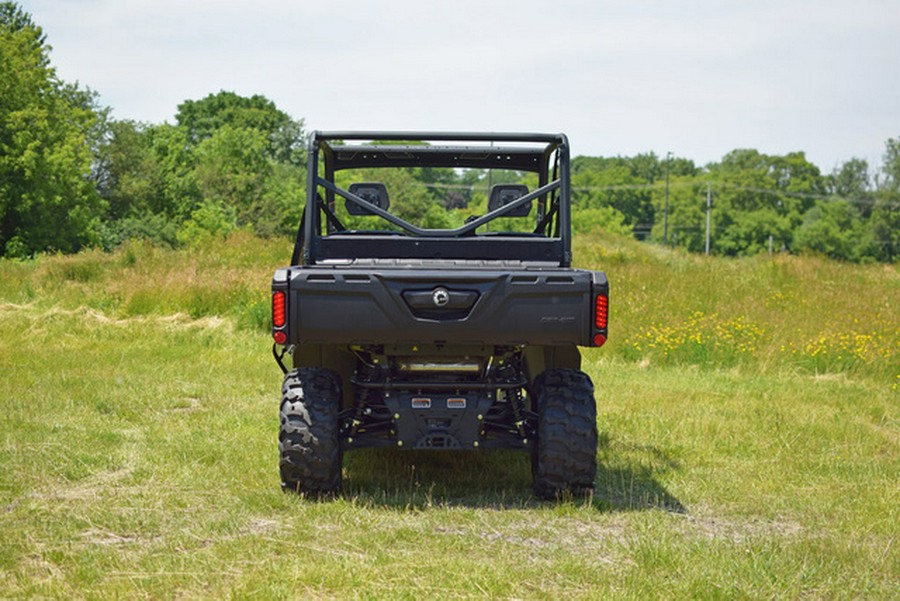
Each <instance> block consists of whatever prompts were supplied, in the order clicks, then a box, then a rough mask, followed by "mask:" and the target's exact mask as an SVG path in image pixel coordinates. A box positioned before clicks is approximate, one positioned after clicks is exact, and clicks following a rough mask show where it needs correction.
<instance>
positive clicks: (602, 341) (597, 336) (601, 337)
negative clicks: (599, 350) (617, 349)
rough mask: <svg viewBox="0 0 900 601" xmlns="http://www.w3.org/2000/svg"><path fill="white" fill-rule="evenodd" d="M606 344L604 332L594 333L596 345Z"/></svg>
mask: <svg viewBox="0 0 900 601" xmlns="http://www.w3.org/2000/svg"><path fill="white" fill-rule="evenodd" d="M604 344H606V336H604V335H603V334H594V346H603V345H604Z"/></svg>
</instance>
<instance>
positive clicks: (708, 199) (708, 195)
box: [706, 182, 712, 257]
mask: <svg viewBox="0 0 900 601" xmlns="http://www.w3.org/2000/svg"><path fill="white" fill-rule="evenodd" d="M711 210H712V192H711V191H710V188H709V182H706V256H707V257H708V256H709V215H710V211H711Z"/></svg>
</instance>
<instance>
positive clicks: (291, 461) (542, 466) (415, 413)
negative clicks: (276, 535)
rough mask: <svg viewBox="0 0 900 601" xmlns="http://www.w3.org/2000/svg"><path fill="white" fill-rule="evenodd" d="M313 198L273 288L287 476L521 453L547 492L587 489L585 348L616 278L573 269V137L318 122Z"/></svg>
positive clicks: (597, 330)
mask: <svg viewBox="0 0 900 601" xmlns="http://www.w3.org/2000/svg"><path fill="white" fill-rule="evenodd" d="M306 197H307V202H306V207H305V210H304V212H303V218H302V220H301V223H300V227H299V229H298V233H297V240H296V244H295V246H294V253H293V257H292V260H291V265H290V267H286V268H283V269H279V270H277V271H276V272H275V276H274V279H273V282H272V323H273V330H272V334H273V338H274V340H275V345H274V346H273V353H274V354H275V357H276V360H277V361H278V363H279V365H280V366H281V368H282V370H283V371H284V372H285V378H284V384H283V386H282V400H281V429H280V434H279V448H280V452H281V479H282V486H283V487H284V488H285V489H289V490H295V491H297V492H300V493H305V494H322V493H333V492H337V491H338V490H339V489H340V486H341V468H342V457H343V453H344V451H346V450H350V449H355V448H362V447H394V448H399V449H427V450H441V451H447V450H453V451H461V450H467V451H480V450H484V449H496V448H518V449H523V450H528V451H529V452H530V453H531V458H532V468H533V469H532V471H533V474H534V489H535V493H536V494H537V495H538V496H539V497H542V498H555V497H557V496H559V495H560V494H561V493H563V492H565V491H570V492H573V493H584V492H586V491H590V490H591V489H592V488H593V483H594V476H595V473H596V451H597V425H596V407H595V401H594V388H593V384H592V383H591V380H590V378H588V376H587V375H586V374H584V373H583V372H581V371H580V368H581V355H580V353H579V350H578V348H577V347H578V346H601V345H602V344H603V343H604V342H605V341H606V337H607V312H608V294H609V284H608V282H607V279H606V276H605V275H604V274H603V273H601V272H595V271H585V270H580V269H572V268H571V222H570V186H569V146H568V140H567V139H566V137H565V136H564V135H562V134H468V133H466V134H463V133H410V132H403V133H398V132H365V133H363V132H327V133H326V132H315V133H313V134H312V135H311V137H310V143H309V157H308V182H307V191H306ZM286 356H288V357H289V359H287V361H288V362H289V363H290V364H291V366H292V367H293V369H290V370H289V369H288V366H287V365H285V361H286Z"/></svg>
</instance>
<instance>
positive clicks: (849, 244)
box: [794, 199, 865, 261]
mask: <svg viewBox="0 0 900 601" xmlns="http://www.w3.org/2000/svg"><path fill="white" fill-rule="evenodd" d="M864 238H865V236H864V230H863V223H862V220H861V219H860V215H859V210H858V209H856V208H855V207H854V206H853V205H852V204H850V203H849V202H848V201H846V200H843V199H834V200H828V201H825V200H820V201H819V202H817V203H816V204H815V206H813V207H812V208H811V209H809V210H808V211H807V212H806V214H805V215H804V216H803V223H802V224H801V225H800V227H798V228H797V231H796V233H795V235H794V250H795V251H797V252H803V251H811V252H815V253H818V254H823V255H826V256H829V257H831V258H834V259H844V260H848V261H858V260H859V259H860V257H861V255H862V254H863V252H864V247H865V239H864Z"/></svg>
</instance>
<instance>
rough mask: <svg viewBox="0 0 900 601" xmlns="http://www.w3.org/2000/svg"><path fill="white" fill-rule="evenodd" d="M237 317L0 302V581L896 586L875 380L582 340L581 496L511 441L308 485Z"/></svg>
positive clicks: (355, 461)
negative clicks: (282, 436) (593, 410)
mask: <svg viewBox="0 0 900 601" xmlns="http://www.w3.org/2000/svg"><path fill="white" fill-rule="evenodd" d="M264 277H267V274H266V276H264ZM87 294H88V295H90V294H94V293H93V292H88V293H87ZM19 300H22V299H19ZM48 305H49V306H48ZM236 322H237V319H236V318H234V317H233V316H230V317H228V318H221V317H211V316H206V317H201V318H199V319H193V318H190V317H189V316H188V315H186V314H181V315H174V316H173V315H165V314H161V313H153V312H151V313H149V314H146V315H122V314H116V313H113V314H107V313H104V312H102V311H99V310H98V309H96V308H91V307H88V306H76V307H73V308H69V307H67V306H65V303H60V304H59V305H58V306H57V305H52V303H50V299H37V298H34V299H31V300H30V301H28V302H25V303H21V302H18V303H17V302H7V303H6V304H4V305H2V306H0V341H2V342H0V370H2V377H0V399H2V412H0V536H2V541H3V543H2V544H0V596H3V597H31V596H51V597H64V596H65V597H69V596H72V597H97V596H103V597H126V596H127V597H134V596H147V597H174V596H188V597H198V596H202V597H221V596H226V595H230V596H258V597H267V598H268V597H274V598H279V597H280V598H296V597H303V596H312V597H336V598H345V597H382V598H422V597H423V596H426V595H427V596H436V597H460V596H461V597H485V596H488V597H491V596H493V597H501V598H509V597H515V598H545V597H551V598H597V597H606V596H614V597H627V598H638V597H640V598H644V597H672V596H675V597H682V598H684V597H696V596H701V597H715V596H721V597H729V598H731V597H773V596H778V597H800V596H812V597H847V596H849V597H870V598H895V597H896V596H897V594H898V592H900V591H898V584H897V582H898V576H900V565H898V553H897V549H896V536H897V532H898V514H897V509H896V508H897V507H898V506H900V490H898V482H900V460H898V457H900V454H898V421H897V419H898V416H897V392H896V387H895V384H894V382H893V380H892V379H891V378H878V377H876V376H875V375H873V374H868V373H866V374H863V373H856V374H855V375H854V374H852V373H851V374H849V375H848V374H826V375H825V376H822V375H819V376H817V375H816V374H814V373H812V374H811V373H806V372H801V373H795V372H794V371H792V370H774V369H765V370H758V369H754V368H753V366H752V365H751V366H747V365H742V364H737V365H734V366H731V367H728V368H716V367H712V368H704V367H700V366H694V365H686V366H684V365H666V364H663V365H658V364H657V363H656V362H654V361H653V360H640V361H628V360H625V359H622V358H621V357H618V356H617V355H615V354H611V356H608V355H606V354H604V351H603V350H599V351H596V352H595V351H591V352H590V353H588V355H587V356H586V360H585V368H586V370H587V371H588V372H589V374H590V375H591V377H592V378H593V380H594V382H595V383H596V386H597V400H598V405H599V421H600V432H601V445H600V449H599V459H600V470H599V473H598V479H597V488H596V493H595V496H594V498H593V499H590V500H588V501H584V500H568V501H563V502H560V503H538V502H536V501H534V500H533V498H532V496H531V492H530V473H529V467H528V462H527V457H526V456H525V455H524V454H517V453H497V454H476V453H473V454H463V455H449V454H447V455H442V454H434V455H431V454H425V453H421V454H408V453H401V452H388V451H378V452H376V451H367V452H357V453H350V454H348V455H347V459H346V469H345V478H346V480H345V482H346V486H345V489H346V490H345V494H344V495H342V496H341V497H340V498H337V499H333V500H329V501H323V502H316V501H308V500H304V499H301V498H299V497H297V496H294V495H286V494H283V493H281V491H280V490H279V487H278V477H277V447H276V434H277V406H278V391H279V386H280V372H279V371H278V369H277V368H276V367H275V365H274V362H273V361H272V360H271V357H270V356H269V354H268V346H269V344H268V340H267V337H266V336H265V335H263V334H262V333H260V332H259V331H257V330H253V329H244V328H240V327H237V326H236V325H235V324H236Z"/></svg>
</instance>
